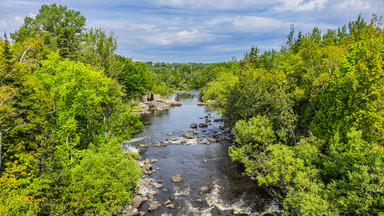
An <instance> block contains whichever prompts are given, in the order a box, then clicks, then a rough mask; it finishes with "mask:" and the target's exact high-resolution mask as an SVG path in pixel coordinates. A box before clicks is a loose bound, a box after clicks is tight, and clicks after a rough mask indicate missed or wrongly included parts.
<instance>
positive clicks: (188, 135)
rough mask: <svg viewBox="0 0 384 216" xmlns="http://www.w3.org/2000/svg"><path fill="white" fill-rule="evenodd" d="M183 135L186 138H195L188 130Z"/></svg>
mask: <svg viewBox="0 0 384 216" xmlns="http://www.w3.org/2000/svg"><path fill="white" fill-rule="evenodd" d="M183 137H184V138H186V139H194V138H195V137H194V136H192V135H190V134H189V133H188V132H184V133H183Z"/></svg>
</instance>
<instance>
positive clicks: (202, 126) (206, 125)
mask: <svg viewBox="0 0 384 216" xmlns="http://www.w3.org/2000/svg"><path fill="white" fill-rule="evenodd" d="M199 127H201V128H206V127H208V124H207V123H200V124H199Z"/></svg>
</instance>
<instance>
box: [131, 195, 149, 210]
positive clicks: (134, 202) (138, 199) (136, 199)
mask: <svg viewBox="0 0 384 216" xmlns="http://www.w3.org/2000/svg"><path fill="white" fill-rule="evenodd" d="M145 201H147V198H146V197H142V196H134V197H133V198H132V201H131V204H132V206H133V207H135V208H138V207H139V206H140V204H141V203H143V202H145Z"/></svg>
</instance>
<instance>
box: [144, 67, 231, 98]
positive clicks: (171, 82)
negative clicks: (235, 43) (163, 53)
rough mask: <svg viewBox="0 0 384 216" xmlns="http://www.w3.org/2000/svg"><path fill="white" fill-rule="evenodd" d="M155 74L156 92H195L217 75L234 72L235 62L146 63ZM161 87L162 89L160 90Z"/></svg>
mask: <svg viewBox="0 0 384 216" xmlns="http://www.w3.org/2000/svg"><path fill="white" fill-rule="evenodd" d="M145 64H146V66H147V68H148V69H149V70H150V71H151V72H152V73H153V74H154V76H153V78H154V79H153V80H154V81H155V83H156V86H155V87H154V88H153V89H154V91H155V92H159V93H165V94H166V93H171V92H173V91H174V90H193V89H200V88H202V87H204V86H205V85H206V84H207V83H208V82H210V81H212V80H214V79H215V78H216V77H217V75H219V74H221V73H225V72H229V71H232V70H234V67H236V64H233V62H228V63H227V62H222V63H215V64H203V63H164V62H157V63H153V62H146V63H145ZM159 87H161V88H160V89H159Z"/></svg>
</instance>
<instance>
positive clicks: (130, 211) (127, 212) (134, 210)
mask: <svg viewBox="0 0 384 216" xmlns="http://www.w3.org/2000/svg"><path fill="white" fill-rule="evenodd" d="M137 214H139V210H137V208H132V207H131V208H129V209H127V210H125V211H124V212H123V214H122V215H137Z"/></svg>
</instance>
